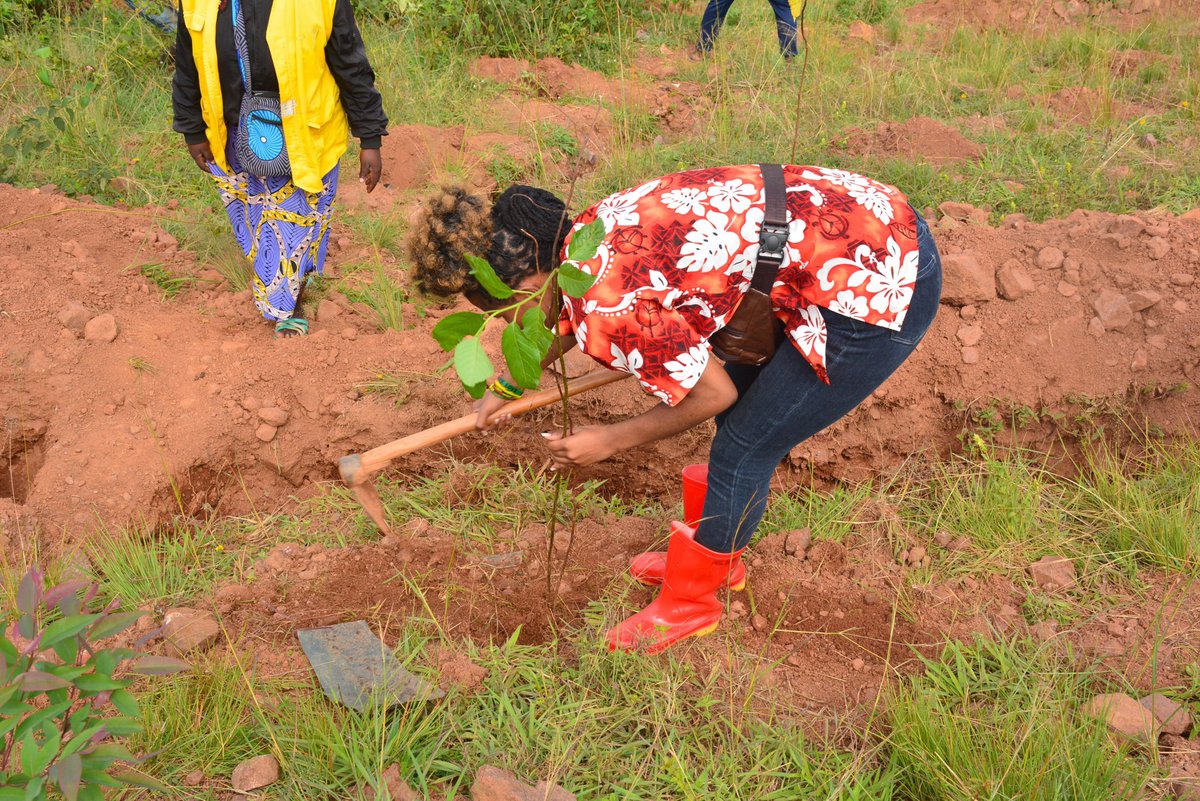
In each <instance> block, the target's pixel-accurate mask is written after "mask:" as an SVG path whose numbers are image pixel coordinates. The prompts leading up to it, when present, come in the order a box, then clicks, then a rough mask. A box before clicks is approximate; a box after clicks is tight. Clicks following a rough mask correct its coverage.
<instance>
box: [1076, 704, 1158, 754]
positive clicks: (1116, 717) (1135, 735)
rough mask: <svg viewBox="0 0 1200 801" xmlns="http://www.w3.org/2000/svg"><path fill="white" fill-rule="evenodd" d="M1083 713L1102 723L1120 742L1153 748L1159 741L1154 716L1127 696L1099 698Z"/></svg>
mask: <svg viewBox="0 0 1200 801" xmlns="http://www.w3.org/2000/svg"><path fill="white" fill-rule="evenodd" d="M1083 713H1084V714H1085V715H1087V716H1088V717H1090V718H1093V719H1094V720H1098V721H1101V722H1103V723H1104V724H1105V725H1106V726H1108V730H1109V732H1110V733H1111V734H1112V735H1113V736H1114V738H1116V739H1117V740H1119V741H1121V742H1125V743H1130V744H1134V745H1145V746H1150V745H1153V744H1154V743H1155V742H1156V741H1157V740H1158V721H1157V720H1155V719H1154V714H1153V713H1152V712H1151V711H1150V710H1149V709H1146V707H1144V706H1142V705H1141V704H1139V703H1138V702H1137V701H1135V700H1133V699H1132V698H1130V697H1129V696H1128V695H1126V694H1125V693H1108V694H1106V695H1098V696H1096V697H1095V698H1093V699H1092V700H1091V701H1089V702H1088V703H1087V704H1086V705H1085V706H1084V708H1083Z"/></svg>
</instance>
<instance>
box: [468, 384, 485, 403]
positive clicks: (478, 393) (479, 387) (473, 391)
mask: <svg viewBox="0 0 1200 801" xmlns="http://www.w3.org/2000/svg"><path fill="white" fill-rule="evenodd" d="M463 388H464V389H466V390H467V394H468V395H470V396H471V397H472V398H474V399H475V400H479V399H480V398H482V397H483V396H484V393H486V392H487V382H486V381H483V382H480V383H478V384H471V385H469V386H468V385H466V384H464V385H463Z"/></svg>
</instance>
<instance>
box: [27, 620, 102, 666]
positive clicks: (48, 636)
mask: <svg viewBox="0 0 1200 801" xmlns="http://www.w3.org/2000/svg"><path fill="white" fill-rule="evenodd" d="M99 618H100V615H71V616H70V617H64V618H61V619H59V620H56V621H54V622H53V623H51V624H50V625H49V626H46V628H45V630H43V631H42V642H41V647H42V648H52V647H54V645H55V644H56V643H59V642H62V641H63V640H65V639H67V638H68V637H74V636H75V635H76V634H78V633H79V632H81V631H83V630H84V629H86V628H87V627H88V626H90V625H92V623H93V622H95V621H96V620H97V619H99ZM72 661H74V660H72Z"/></svg>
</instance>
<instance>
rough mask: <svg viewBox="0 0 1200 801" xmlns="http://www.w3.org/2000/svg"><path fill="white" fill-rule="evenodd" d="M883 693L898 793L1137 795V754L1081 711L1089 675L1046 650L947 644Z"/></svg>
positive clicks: (962, 798) (1144, 773)
mask: <svg viewBox="0 0 1200 801" xmlns="http://www.w3.org/2000/svg"><path fill="white" fill-rule="evenodd" d="M923 667H924V675H921V676H917V677H914V678H912V679H911V680H910V681H906V682H903V683H901V684H900V685H899V686H898V687H897V688H896V689H895V691H894V693H893V694H892V696H891V697H890V698H889V699H888V701H887V703H886V706H887V709H888V723H889V724H890V726H891V733H890V735H889V736H888V737H887V741H886V746H885V747H886V749H887V751H888V753H889V756H890V767H891V768H892V769H893V770H894V771H895V776H896V777H897V778H896V790H897V795H898V797H900V798H911V799H945V800H946V801H975V800H976V799H980V798H995V799H1016V798H1021V799H1030V801H1064V799H1066V800H1069V801H1107V800H1108V799H1125V798H1136V797H1140V793H1141V791H1142V788H1143V786H1144V785H1145V784H1146V779H1147V777H1148V775H1149V773H1150V770H1149V767H1148V766H1147V765H1146V763H1145V762H1142V761H1139V760H1135V759H1130V758H1127V757H1126V756H1124V755H1122V754H1120V753H1119V752H1117V750H1116V749H1114V748H1113V746H1112V744H1111V743H1110V742H1109V739H1108V733H1107V731H1106V730H1105V729H1104V727H1103V726H1102V725H1099V724H1097V723H1096V722H1094V721H1091V720H1088V719H1086V718H1085V717H1083V715H1082V714H1081V713H1080V711H1079V708H1080V706H1081V705H1082V703H1083V702H1084V701H1086V700H1087V699H1088V698H1090V697H1092V695H1093V694H1094V690H1093V687H1092V685H1093V681H1094V679H1095V677H1094V676H1093V675H1092V674H1090V673H1089V672H1087V671H1081V670H1078V669H1073V668H1072V667H1070V666H1069V665H1068V664H1067V663H1065V662H1064V661H1063V660H1061V659H1059V658H1057V657H1055V656H1053V654H1052V653H1051V652H1050V651H1049V649H1046V650H1043V651H1037V650H1034V649H1033V648H1032V646H1029V645H1023V644H1019V643H1014V642H1005V641H995V642H988V641H979V642H976V643H974V644H970V645H964V644H959V643H952V644H950V645H948V646H947V647H946V648H945V650H944V651H943V653H942V654H941V657H940V658H939V659H937V660H926V661H925V662H924V666H923Z"/></svg>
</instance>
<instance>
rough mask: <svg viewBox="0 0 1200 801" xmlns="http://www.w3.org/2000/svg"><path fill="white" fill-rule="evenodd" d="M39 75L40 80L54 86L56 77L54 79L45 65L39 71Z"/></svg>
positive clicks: (46, 84)
mask: <svg viewBox="0 0 1200 801" xmlns="http://www.w3.org/2000/svg"><path fill="white" fill-rule="evenodd" d="M37 77H38V80H39V81H41V82H42V83H43V84H44V85H45V86H49V87H50V88H54V79H52V78H51V77H50V70H48V69H46V68H45V67H42V68H41V69H40V70H38V71H37Z"/></svg>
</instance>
